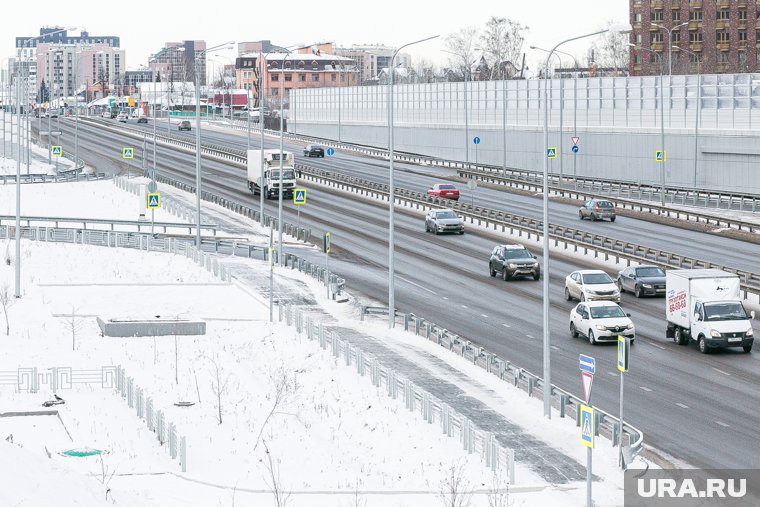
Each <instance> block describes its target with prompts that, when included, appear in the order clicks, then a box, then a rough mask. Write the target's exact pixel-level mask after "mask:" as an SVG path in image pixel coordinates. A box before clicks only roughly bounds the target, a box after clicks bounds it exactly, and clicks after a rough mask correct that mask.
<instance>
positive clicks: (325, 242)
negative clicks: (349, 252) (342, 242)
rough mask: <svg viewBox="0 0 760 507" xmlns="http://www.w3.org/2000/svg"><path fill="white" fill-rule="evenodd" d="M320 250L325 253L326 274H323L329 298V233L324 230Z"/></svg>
mask: <svg viewBox="0 0 760 507" xmlns="http://www.w3.org/2000/svg"><path fill="white" fill-rule="evenodd" d="M322 251H323V252H324V253H325V267H326V269H327V274H326V275H325V285H326V286H327V299H330V233H329V232H326V233H325V237H324V240H323V241H322Z"/></svg>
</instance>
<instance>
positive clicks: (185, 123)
mask: <svg viewBox="0 0 760 507" xmlns="http://www.w3.org/2000/svg"><path fill="white" fill-rule="evenodd" d="M177 130H190V121H189V120H182V121H181V122H179V126H178V127H177Z"/></svg>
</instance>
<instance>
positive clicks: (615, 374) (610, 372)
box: [607, 371, 618, 377]
mask: <svg viewBox="0 0 760 507" xmlns="http://www.w3.org/2000/svg"><path fill="white" fill-rule="evenodd" d="M607 373H608V374H609V375H612V376H613V377H617V376H618V374H617V373H615V372H614V371H608V372H607Z"/></svg>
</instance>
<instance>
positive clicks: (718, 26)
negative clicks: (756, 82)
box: [629, 0, 760, 76]
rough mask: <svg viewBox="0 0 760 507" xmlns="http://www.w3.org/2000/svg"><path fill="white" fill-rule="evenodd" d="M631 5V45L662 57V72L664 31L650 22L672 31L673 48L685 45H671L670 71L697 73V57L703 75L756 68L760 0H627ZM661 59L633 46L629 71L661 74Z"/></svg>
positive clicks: (758, 67) (665, 57)
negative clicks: (682, 49)
mask: <svg viewBox="0 0 760 507" xmlns="http://www.w3.org/2000/svg"><path fill="white" fill-rule="evenodd" d="M629 5H630V14H631V26H632V27H633V32H631V43H633V44H636V45H637V46H640V47H642V48H645V49H651V50H652V51H654V52H655V53H657V54H658V55H660V57H661V58H662V62H663V65H664V73H665V74H667V73H668V32H667V31H666V30H664V29H662V28H659V27H657V26H654V25H653V23H656V24H657V25H661V26H663V27H665V28H667V29H668V30H671V31H672V40H671V46H678V47H681V48H684V51H681V50H679V49H675V48H673V49H672V73H673V74H696V73H697V70H698V67H699V65H698V64H697V62H698V61H699V62H701V72H702V74H719V73H740V72H757V71H758V70H760V59H759V58H760V56H758V45H759V44H760V43H759V42H758V41H760V37H759V36H760V10H759V9H760V7H759V5H760V2H759V1H758V0H629ZM679 25H680V26H679ZM686 50H688V51H686ZM689 51H690V52H691V53H694V54H690V53H689ZM696 55H698V56H696ZM660 57H656V56H655V55H654V54H652V53H651V52H649V51H646V50H641V49H636V48H631V53H630V63H629V71H630V75H632V76H642V75H654V74H659V72H660V68H659V61H660Z"/></svg>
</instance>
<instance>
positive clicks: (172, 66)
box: [148, 40, 206, 85]
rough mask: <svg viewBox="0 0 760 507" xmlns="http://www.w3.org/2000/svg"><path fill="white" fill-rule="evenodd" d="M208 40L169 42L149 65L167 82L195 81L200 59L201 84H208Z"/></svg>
mask: <svg viewBox="0 0 760 507" xmlns="http://www.w3.org/2000/svg"><path fill="white" fill-rule="evenodd" d="M205 51H206V42H205V41H202V40H186V41H182V42H167V43H166V44H165V45H164V47H163V48H161V49H160V50H159V51H158V52H157V53H156V54H154V55H153V61H151V62H149V63H148V65H149V67H150V69H151V70H153V71H155V72H157V73H159V74H160V76H161V80H162V81H167V82H195V62H196V58H197V57H198V56H200V58H197V61H198V72H199V74H200V79H201V83H200V84H201V85H205V84H206V53H205Z"/></svg>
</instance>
